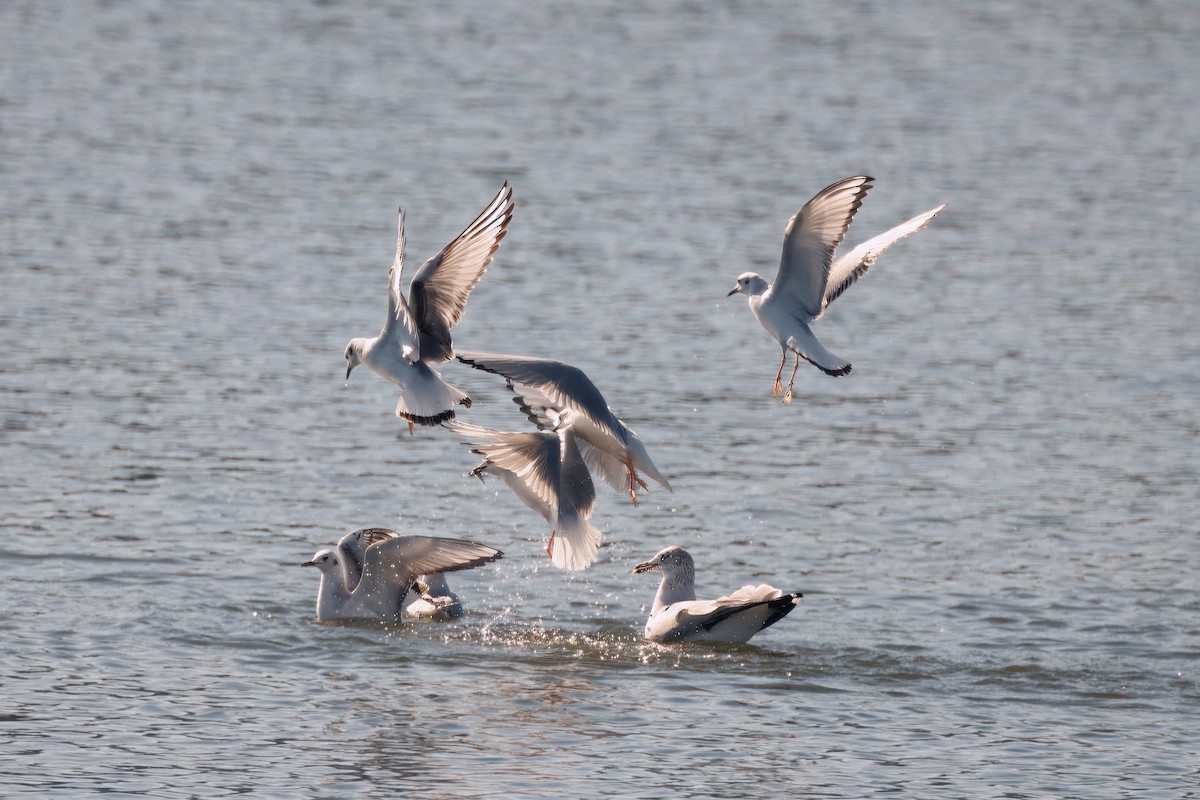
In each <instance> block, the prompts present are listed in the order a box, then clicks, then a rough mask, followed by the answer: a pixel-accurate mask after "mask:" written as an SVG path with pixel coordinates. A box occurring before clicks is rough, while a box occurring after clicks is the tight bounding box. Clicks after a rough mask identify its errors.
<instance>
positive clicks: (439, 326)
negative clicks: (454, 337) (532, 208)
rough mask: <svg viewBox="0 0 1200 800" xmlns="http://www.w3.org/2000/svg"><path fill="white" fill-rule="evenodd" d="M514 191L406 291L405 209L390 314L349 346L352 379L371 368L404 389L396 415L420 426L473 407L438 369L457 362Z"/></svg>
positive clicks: (495, 201)
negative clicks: (470, 300)
mask: <svg viewBox="0 0 1200 800" xmlns="http://www.w3.org/2000/svg"><path fill="white" fill-rule="evenodd" d="M512 212H513V199H512V189H511V188H510V187H509V185H508V181H505V182H504V186H502V187H501V189H500V191H499V193H497V194H496V196H495V197H494V198H492V201H491V202H490V203H488V206H487V208H485V209H484V210H483V212H482V213H481V214H480V215H479V216H478V217H476V219H475V221H474V222H472V223H471V224H470V225H468V226H467V227H466V229H464V230H463V232H462V233H460V234H459V235H458V236H456V237H455V238H454V241H452V242H450V244H448V245H446V246H445V247H444V248H442V251H441V252H440V253H438V254H437V255H436V256H434V257H433V258H431V259H429V260H428V261H426V262H425V264H424V265H423V266H422V267H421V268H420V269H419V270H417V274H416V275H414V276H413V279H412V282H411V283H410V284H409V287H408V298H407V299H405V297H404V294H403V293H402V292H401V288H400V279H401V276H402V273H403V271H404V211H403V209H401V211H400V213H399V222H398V225H397V232H396V255H395V258H394V260H393V262H392V268H391V270H389V271H388V314H387V318H386V319H385V320H384V323H383V330H382V331H380V333H379V335H378V336H376V337H375V338H373V339H368V338H365V337H357V338H354V339H351V340H350V343H349V344H347V345H346V352H345V358H346V378H347V379H349V378H350V372H351V370H353V369H354V367H355V366H357V365H358V364H366V365H367V366H368V367H370V368H371V369H373V370H374V371H375V372H377V373H379V374H380V375H382V376H383V377H384V378H386V379H388V380H389V381H391V382H392V383H394V384H396V385H397V386H399V387H400V399H399V401H398V402H397V403H396V416H398V417H401V418H403V419H404V420H406V421H407V422H408V429H409V432H410V433H411V432H412V430H413V425H414V424H420V425H437V424H438V423H440V422H444V421H445V420H448V419H453V418H454V407H455V406H456V405H458V404H460V403H461V404H462V405H465V406H468V407H469V406H470V405H471V398H470V397H468V396H467V394H466V393H465V392H463V391H461V390H459V389H457V388H455V387H453V386H451V385H450V384H448V383H446V381H444V380H443V379H442V376H441V375H439V374H438V373H437V372H436V371H435V370H434V369H433V366H434V365H436V364H441V363H442V362H444V361H449V360H450V359H451V358H453V357H454V350H453V346H452V341H451V338H450V329H451V328H453V327H454V326H455V325H457V324H458V322H459V320H461V319H462V315H463V312H464V311H465V310H466V306H467V297H468V296H469V295H470V294H471V290H472V289H474V288H475V286H476V285H477V284H478V283H479V281H480V279H481V278H482V277H483V273H484V272H486V271H487V267H488V264H490V263H491V262H492V255H493V254H494V253H495V252H496V248H498V247H499V246H500V240H501V239H503V238H504V234H505V233H506V232H507V230H508V223H509V221H510V220H511V219H512Z"/></svg>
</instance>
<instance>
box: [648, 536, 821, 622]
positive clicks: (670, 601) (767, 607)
mask: <svg viewBox="0 0 1200 800" xmlns="http://www.w3.org/2000/svg"><path fill="white" fill-rule="evenodd" d="M633 571H634V572H637V573H641V572H651V571H657V572H661V573H662V581H661V582H660V583H659V585H658V593H657V594H656V595H655V596H654V606H653V607H652V608H651V609H650V618H649V619H648V620H646V629H645V635H646V638H647V639H650V640H651V641H655V642H665V643H672V642H728V643H732V644H741V643H743V642H746V641H748V640H749V639H750V637H751V636H753V635H754V634H756V633H758V632H759V631H761V630H762V629H763V628H767V627H770V626H771V625H774V624H775V623H776V622H778V621H779V620H781V619H783V618H784V617H786V616H787V615H788V614H790V613H791V611H792V609H793V608H795V607H796V603H798V602H800V598H801V597H803V596H804V595H802V594H800V593H799V592H791V593H788V594H784V593H783V592H781V591H780V590H779V589H776V588H775V587H774V586H768V585H766V584H765V583H764V584H761V585H759V586H743V587H742V588H740V589H738V590H737V591H736V592H734V593H733V594H731V595H729V596H728V597H718V598H717V599H716V600H697V599H696V567H695V564H694V563H693V562H692V557H691V555H689V554H688V552H687V551H686V550H684V549H683V548H681V547H674V546H672V547H667V548H665V549H663V550H660V551H659V552H658V554H657V555H656V556H654V558H652V559H650V560H649V561H645V562H643V563H641V564H638V565H637V566H636V567H634V568H633Z"/></svg>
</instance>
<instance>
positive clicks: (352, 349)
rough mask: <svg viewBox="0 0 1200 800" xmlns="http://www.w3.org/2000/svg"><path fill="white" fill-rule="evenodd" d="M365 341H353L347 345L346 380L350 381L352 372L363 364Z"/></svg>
mask: <svg viewBox="0 0 1200 800" xmlns="http://www.w3.org/2000/svg"><path fill="white" fill-rule="evenodd" d="M363 342H364V340H363V339H351V340H350V344H348V345H346V352H345V354H344V355H345V357H346V380H350V371H351V370H352V369H354V368H355V367H357V366H358V365H359V364H361V363H362V356H363Z"/></svg>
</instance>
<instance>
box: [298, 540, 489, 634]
mask: <svg viewBox="0 0 1200 800" xmlns="http://www.w3.org/2000/svg"><path fill="white" fill-rule="evenodd" d="M365 530H374V531H382V532H386V533H394V532H392V531H387V529H385V528H381V529H365ZM371 538H374V539H375V541H373V542H372V543H371V544H369V545H368V546H367V547H366V549H365V551H364V553H363V558H362V564H361V575H360V577H359V580H358V583H357V584H355V585H354V586H353V587H351V586H349V585H348V583H347V580H346V576H347V573H346V572H345V571H343V565H342V562H341V559H340V558H339V557H338V552H336V551H335V550H320V551H318V552H317V553H316V555H314V556H313V557H312V559H311V560H309V561H306V562H304V563H303V564H301V565H300V566H303V567H316V568H317V569H318V570H320V572H321V585H320V588H319V589H318V591H317V619H319V620H321V621H326V620H333V619H373V620H382V621H385V622H396V621H399V620H400V619H401V618H402V616H403V610H404V603H405V599H406V597H407V595H408V593H409V590H410V589H411V588H412V586H413V584H414V582H416V580H417V577H418V576H420V575H433V574H435V573H439V572H453V571H456V570H463V569H472V568H474V567H478V566H481V565H483V564H486V563H488V562H490V561H495V560H496V559H498V558H500V557H501V556H502V555H503V553H501V552H500V551H499V550H497V549H496V548H494V547H490V546H488V545H485V544H481V543H479V542H468V541H465V540H462V539H443V538H438V537H434V536H399V535H394V536H386V535H381V536H378V537H376V536H372V537H371ZM343 541H345V537H343ZM360 541H361V539H360ZM340 544H341V543H340V542H339V545H340ZM338 550H341V548H340V547H339V548H338Z"/></svg>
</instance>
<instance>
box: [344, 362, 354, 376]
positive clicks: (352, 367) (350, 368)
mask: <svg viewBox="0 0 1200 800" xmlns="http://www.w3.org/2000/svg"><path fill="white" fill-rule="evenodd" d="M352 369H354V365H353V364H348V365H347V366H346V380H350V370H352Z"/></svg>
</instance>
